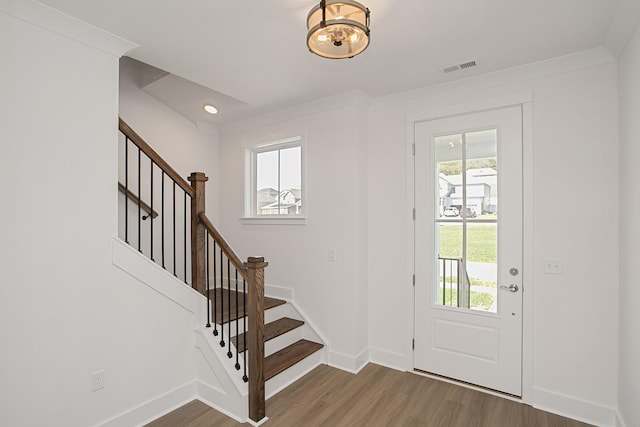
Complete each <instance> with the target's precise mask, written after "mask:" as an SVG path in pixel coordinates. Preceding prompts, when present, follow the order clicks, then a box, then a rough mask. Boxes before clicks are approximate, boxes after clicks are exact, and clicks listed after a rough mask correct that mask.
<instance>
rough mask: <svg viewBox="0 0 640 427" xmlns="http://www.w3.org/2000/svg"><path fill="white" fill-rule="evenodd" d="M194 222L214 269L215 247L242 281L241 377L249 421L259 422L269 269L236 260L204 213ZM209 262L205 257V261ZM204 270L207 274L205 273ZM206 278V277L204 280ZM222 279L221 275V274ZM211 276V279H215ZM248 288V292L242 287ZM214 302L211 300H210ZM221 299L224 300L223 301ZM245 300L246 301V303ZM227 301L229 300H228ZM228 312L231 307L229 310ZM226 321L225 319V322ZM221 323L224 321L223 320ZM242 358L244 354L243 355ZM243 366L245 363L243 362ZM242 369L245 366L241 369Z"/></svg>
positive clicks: (260, 262)
mask: <svg viewBox="0 0 640 427" xmlns="http://www.w3.org/2000/svg"><path fill="white" fill-rule="evenodd" d="M198 218H199V220H200V223H201V224H202V225H203V226H204V227H205V229H206V231H207V233H208V236H210V237H211V239H212V240H213V242H214V251H213V258H214V265H215V255H216V254H215V247H216V245H217V247H218V248H219V249H220V252H221V253H223V254H224V255H225V256H226V257H227V259H228V261H229V262H230V263H232V264H233V265H234V267H235V271H236V272H238V273H240V275H241V276H242V278H243V291H242V292H243V294H246V298H244V297H243V298H241V299H242V300H243V304H244V305H245V307H243V310H242V311H243V314H244V315H246V318H247V319H248V320H247V322H244V323H243V324H244V331H242V335H243V337H244V339H245V340H246V341H245V342H244V343H243V344H244V346H243V348H247V349H248V351H249V352H248V358H249V361H248V364H249V375H248V377H247V375H246V373H245V376H244V379H245V381H247V380H248V382H249V418H251V419H252V420H253V421H256V422H257V421H260V420H262V419H263V418H264V417H265V408H266V402H265V384H264V383H265V377H264V268H265V267H266V266H267V265H269V264H268V263H266V262H265V261H264V258H263V257H249V258H248V259H247V262H246V263H243V262H242V261H241V260H240V258H239V257H238V256H237V255H236V253H235V252H234V251H233V249H231V246H229V244H228V243H227V241H226V240H225V239H224V238H223V237H222V235H221V234H220V233H219V232H218V230H217V229H216V228H215V227H214V225H213V224H212V223H211V221H209V218H207V216H206V215H205V213H204V212H200V213H199V214H198ZM206 249H207V250H206V252H207V253H208V252H209V244H208V240H207V246H206ZM206 259H207V260H209V256H207V258H206ZM220 265H221V272H222V268H223V263H222V262H221V263H220ZM205 270H208V268H207V269H205ZM229 271H230V269H229V266H227V272H229ZM209 276H210V275H209V274H207V275H206V277H207V278H208V277H209ZM221 276H222V274H221ZM215 277H216V276H215V274H214V278H215ZM245 283H247V284H248V292H246V289H244V288H245V286H244V284H245ZM227 284H228V286H229V289H228V293H229V294H230V292H231V289H230V283H229V280H227ZM235 284H236V290H235V292H236V298H235V302H236V310H235V311H236V314H237V317H238V318H239V317H240V313H238V312H239V307H238V299H239V298H238V279H237V277H236V280H235ZM215 288H216V286H215V284H214V296H215V295H216V294H215V292H216V289H215ZM210 290H211V289H210V284H209V280H207V294H210ZM214 298H215V297H214ZM223 299H224V298H223ZM247 300H248V301H247ZM229 301H230V300H229ZM217 306H218V304H217V301H215V299H214V303H213V307H214V309H216V308H217ZM229 310H231V307H229ZM217 317H218V316H217V315H216V314H215V313H214V321H215V323H216V327H217V323H218V322H217ZM229 318H230V317H227V320H229ZM223 322H224V320H223ZM239 323H240V321H239V319H236V334H235V336H236V337H237V336H240V334H241V332H240V331H239V329H238V325H239ZM247 323H248V324H247ZM228 324H229V328H231V322H228ZM221 330H222V331H223V332H222V335H224V325H222V326H221ZM214 335H216V336H217V333H216V330H215V329H214ZM231 335H232V334H231V331H229V333H228V335H227V338H228V341H229V344H228V345H229V348H231V343H232V338H231ZM221 345H222V346H224V339H223V340H222V341H221ZM227 356H229V357H232V354H231V353H227ZM237 356H238V345H237V343H236V360H237ZM245 356H246V354H245ZM243 360H244V361H245V363H246V359H244V358H243ZM245 366H246V365H245ZM236 369H240V365H239V364H238V362H236Z"/></svg>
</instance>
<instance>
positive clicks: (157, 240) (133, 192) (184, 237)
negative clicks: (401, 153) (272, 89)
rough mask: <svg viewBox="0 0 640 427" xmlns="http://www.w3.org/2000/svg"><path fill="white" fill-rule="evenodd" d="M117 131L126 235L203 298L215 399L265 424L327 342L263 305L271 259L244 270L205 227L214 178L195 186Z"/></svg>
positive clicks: (272, 305)
mask: <svg viewBox="0 0 640 427" xmlns="http://www.w3.org/2000/svg"><path fill="white" fill-rule="evenodd" d="M119 129H120V132H121V135H122V139H121V142H122V144H121V146H120V148H119V150H120V156H121V160H122V164H121V165H120V175H121V176H119V179H121V180H122V182H120V183H119V185H118V187H119V189H120V192H121V194H122V198H121V202H120V205H121V206H122V212H121V213H120V214H121V218H122V219H121V224H119V228H120V229H119V236H120V237H121V238H122V240H124V241H125V242H126V243H128V244H129V245H130V246H131V247H132V248H134V249H135V250H137V251H138V252H139V253H140V254H141V255H143V256H144V257H146V258H147V259H148V260H149V261H150V262H155V263H156V264H157V265H158V266H160V267H162V268H163V269H164V270H166V271H167V272H169V273H171V274H172V275H173V276H174V277H175V278H177V279H178V280H180V281H182V282H184V283H185V284H186V285H189V286H190V287H192V288H193V289H194V290H195V291H197V292H198V293H200V294H202V295H203V296H204V297H205V298H203V299H202V306H201V307H203V309H204V312H206V316H205V313H203V314H202V317H203V318H204V319H205V320H206V325H205V321H203V323H202V326H201V328H197V329H198V330H197V331H196V332H197V334H198V338H197V339H196V348H197V349H199V350H200V351H201V354H202V355H203V357H205V360H206V363H205V365H206V366H209V367H210V369H211V370H212V371H213V373H214V376H215V377H216V378H217V380H218V381H219V382H220V384H219V387H216V386H211V387H209V391H210V395H211V396H217V397H218V398H219V399H221V400H224V401H225V403H224V404H222V403H221V405H222V406H225V405H226V406H227V407H228V408H231V407H233V409H229V412H230V413H235V414H242V415H239V417H240V418H242V419H243V421H244V419H246V418H245V417H246V414H247V410H246V408H248V417H249V418H250V419H251V420H253V421H254V422H260V421H261V420H263V419H264V418H265V416H266V414H265V400H266V397H270V396H272V395H273V394H275V393H277V392H278V391H280V390H282V389H283V388H284V387H286V386H287V385H289V384H291V383H292V382H293V381H295V380H297V379H298V378H300V377H301V376H302V375H304V374H306V373H307V372H308V371H310V370H311V369H313V368H314V367H315V366H317V365H319V364H321V363H325V356H324V353H325V352H324V351H322V349H323V347H324V345H323V344H321V342H322V340H321V339H320V337H319V335H318V334H317V333H315V331H314V330H313V328H311V327H310V325H308V324H307V323H306V322H305V321H304V318H303V317H302V316H301V315H300V313H299V312H298V310H297V309H296V308H295V306H294V305H293V304H292V303H290V302H287V301H285V300H281V299H276V298H269V297H265V296H264V270H265V267H267V266H268V263H267V262H265V260H264V258H262V257H249V258H248V259H247V262H243V261H242V260H241V259H240V258H239V257H238V255H236V253H235V252H234V251H233V249H232V248H231V246H230V245H229V244H228V243H227V242H226V241H225V239H224V238H223V237H222V235H221V234H220V233H219V232H218V230H217V229H216V227H215V226H214V225H213V224H212V223H211V221H210V220H209V219H208V218H207V216H206V214H205V212H204V205H205V203H204V198H205V191H204V186H205V182H206V181H207V180H208V178H207V177H206V176H205V175H204V174H203V173H201V172H194V173H192V174H191V175H190V176H189V177H188V181H189V182H190V183H189V182H187V181H186V180H184V178H182V177H181V176H180V175H179V174H178V173H177V172H176V171H175V170H174V169H172V168H171V166H170V165H169V164H168V163H167V162H166V161H164V160H163V159H162V158H161V157H160V156H159V155H158V154H157V153H156V152H155V151H154V150H153V149H152V148H151V147H150V146H149V145H148V144H147V143H146V142H145V141H144V140H143V139H142V138H141V137H140V136H139V135H137V134H136V133H135V132H134V131H133V130H132V129H131V128H130V127H129V126H128V125H127V124H126V123H125V122H124V121H123V120H122V119H120V126H119ZM143 157H144V158H143ZM145 165H148V166H145ZM145 168H146V169H145ZM142 169H145V170H142ZM147 177H148V178H147ZM165 181H166V183H165ZM234 368H235V369H234ZM212 378H213V377H212ZM247 383H248V384H247ZM212 384H213V383H212ZM203 386H204V387H205V388H206V387H207V384H203ZM220 387H222V388H220ZM232 389H233V390H232ZM229 399H230V400H229ZM215 400H216V399H214V398H212V399H211V400H210V401H211V402H212V403H213V404H214V405H215V404H216V401H215Z"/></svg>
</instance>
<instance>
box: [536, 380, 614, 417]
mask: <svg viewBox="0 0 640 427" xmlns="http://www.w3.org/2000/svg"><path fill="white" fill-rule="evenodd" d="M531 404H532V405H533V407H534V408H536V409H541V410H543V411H547V412H551V413H554V414H557V415H561V416H563V417H567V418H572V419H574V420H578V421H582V422H585V423H588V424H593V425H595V426H601V427H614V426H615V425H616V419H619V418H618V417H617V413H616V412H617V411H616V409H615V408H611V407H607V406H603V405H599V404H597V403H594V402H589V401H586V400H581V399H577V398H575V397H572V396H567V395H564V394H560V393H556V392H553V391H549V390H545V389H541V388H537V387H534V388H533V399H532V402H531Z"/></svg>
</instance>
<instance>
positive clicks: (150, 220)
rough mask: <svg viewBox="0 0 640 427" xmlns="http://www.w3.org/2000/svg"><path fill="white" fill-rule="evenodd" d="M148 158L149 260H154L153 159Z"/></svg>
mask: <svg viewBox="0 0 640 427" xmlns="http://www.w3.org/2000/svg"><path fill="white" fill-rule="evenodd" d="M149 160H150V168H151V172H150V178H151V184H150V186H151V197H150V200H151V209H150V211H151V212H149V228H150V231H151V261H155V259H154V258H153V159H151V158H149Z"/></svg>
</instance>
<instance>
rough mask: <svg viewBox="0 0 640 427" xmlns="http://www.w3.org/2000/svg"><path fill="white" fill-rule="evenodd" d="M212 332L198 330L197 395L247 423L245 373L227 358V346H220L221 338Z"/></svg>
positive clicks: (247, 395) (196, 345)
mask: <svg viewBox="0 0 640 427" xmlns="http://www.w3.org/2000/svg"><path fill="white" fill-rule="evenodd" d="M211 331H212V329H211V328H204V327H203V328H199V329H198V330H196V331H195V354H194V363H195V364H196V374H197V378H198V383H197V393H198V397H199V399H200V400H202V401H203V402H205V403H207V404H208V405H209V406H212V407H213V408H216V409H217V410H219V411H220V412H223V413H224V414H226V415H229V416H230V417H232V418H234V419H236V420H237V421H240V422H246V421H247V420H248V417H249V414H248V411H249V391H248V386H247V384H246V383H245V382H244V381H242V372H241V371H237V370H236V369H235V367H234V366H233V365H234V363H233V361H232V360H230V359H229V358H228V357H227V348H226V347H225V348H222V347H220V344H219V341H218V338H217V337H215V336H213V334H212V333H211ZM240 363H241V364H242V360H241V361H240Z"/></svg>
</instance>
